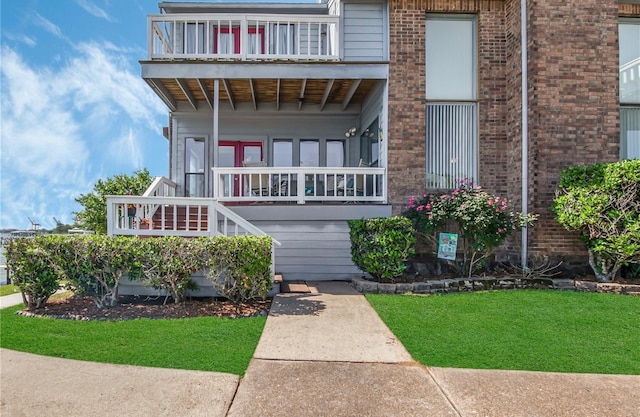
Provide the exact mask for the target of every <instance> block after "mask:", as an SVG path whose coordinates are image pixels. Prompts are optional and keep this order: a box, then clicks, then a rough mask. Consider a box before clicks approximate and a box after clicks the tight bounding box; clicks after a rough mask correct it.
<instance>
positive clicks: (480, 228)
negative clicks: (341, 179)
mask: <svg viewBox="0 0 640 417" xmlns="http://www.w3.org/2000/svg"><path fill="white" fill-rule="evenodd" d="M457 184H458V187H457V188H456V189H455V190H453V191H450V192H440V193H434V194H425V195H423V196H422V197H421V198H416V197H411V198H410V199H409V204H408V205H407V208H406V210H405V211H404V212H403V213H402V214H403V216H405V217H407V218H409V219H411V221H412V223H413V227H414V228H415V229H416V231H417V232H418V233H419V234H420V236H421V237H422V238H424V240H426V241H427V242H428V243H429V245H430V247H431V250H432V251H433V252H434V254H435V253H437V247H438V234H439V233H440V232H448V233H456V234H458V235H459V236H458V252H460V253H461V259H459V258H457V259H456V260H455V261H447V263H448V264H449V265H450V266H451V267H453V268H454V269H455V270H456V271H457V272H458V273H460V274H465V275H468V276H471V274H472V273H473V272H475V271H476V270H477V269H478V268H479V267H480V266H482V264H483V262H484V261H485V260H486V259H487V258H488V257H489V256H490V255H491V254H492V253H493V251H494V250H495V249H496V248H497V247H498V246H500V245H501V244H502V243H503V242H504V240H505V239H506V238H507V237H508V236H509V235H510V234H511V233H513V231H514V230H516V229H518V228H520V227H524V226H526V225H531V224H533V221H534V220H535V219H536V216H534V215H528V216H523V215H522V214H520V213H518V212H515V211H513V210H512V209H511V207H510V206H509V202H508V201H507V200H506V199H504V198H502V197H500V196H495V195H492V194H489V193H488V192H486V191H484V190H483V189H482V188H481V187H474V186H473V184H472V183H471V182H468V181H467V180H466V179H464V180H458V181H457Z"/></svg>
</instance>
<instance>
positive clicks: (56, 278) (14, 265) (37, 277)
mask: <svg viewBox="0 0 640 417" xmlns="http://www.w3.org/2000/svg"><path fill="white" fill-rule="evenodd" d="M46 238H47V237H46V236H38V237H35V238H33V239H28V238H18V239H13V240H11V241H10V242H9V243H7V244H6V246H5V249H6V258H7V265H8V267H9V268H10V269H11V278H12V280H13V283H14V284H15V285H16V286H18V288H20V291H21V292H22V299H23V301H24V304H25V306H26V307H27V308H28V309H29V310H35V309H38V308H42V307H44V306H45V304H46V303H47V300H48V299H49V297H51V296H52V295H53V294H54V293H55V292H56V291H57V290H58V289H59V288H60V275H61V273H62V272H63V271H61V269H60V267H59V266H58V264H57V263H56V262H55V257H54V256H52V254H51V253H50V252H49V251H48V250H47V249H46V246H47V245H45V241H46Z"/></svg>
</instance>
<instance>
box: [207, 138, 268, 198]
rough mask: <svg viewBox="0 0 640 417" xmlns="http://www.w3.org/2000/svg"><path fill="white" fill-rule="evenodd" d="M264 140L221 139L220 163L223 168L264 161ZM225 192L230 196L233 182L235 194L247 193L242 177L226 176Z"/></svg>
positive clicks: (219, 145) (219, 146) (219, 149)
mask: <svg viewBox="0 0 640 417" xmlns="http://www.w3.org/2000/svg"><path fill="white" fill-rule="evenodd" d="M263 160H264V159H263V153H262V142H241V141H233V142H232V141H220V143H219V144H218V164H219V165H220V167H221V168H239V167H243V166H244V165H245V163H247V162H248V163H251V162H260V161H263ZM223 181H224V194H223V195H225V196H229V195H230V194H229V192H230V191H231V187H232V185H231V183H233V194H232V195H233V196H236V197H237V196H241V195H244V194H245V190H244V186H243V184H240V178H239V177H238V176H237V175H234V176H233V178H231V177H228V178H226V177H225V178H224V179H223Z"/></svg>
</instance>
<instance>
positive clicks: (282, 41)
mask: <svg viewBox="0 0 640 417" xmlns="http://www.w3.org/2000/svg"><path fill="white" fill-rule="evenodd" d="M270 30H271V36H270V38H271V45H269V51H270V53H271V54H274V55H293V54H295V53H296V51H295V49H296V48H295V45H296V43H295V35H296V30H295V25H294V24H293V23H287V22H283V23H280V22H278V23H273V24H271V27H270Z"/></svg>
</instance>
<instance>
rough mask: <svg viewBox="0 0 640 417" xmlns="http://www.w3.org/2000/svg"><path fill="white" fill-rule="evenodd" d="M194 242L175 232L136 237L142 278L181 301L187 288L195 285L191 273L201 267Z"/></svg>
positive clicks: (177, 301) (143, 280)
mask: <svg viewBox="0 0 640 417" xmlns="http://www.w3.org/2000/svg"><path fill="white" fill-rule="evenodd" d="M194 242H195V241H194V240H193V239H186V238H184V237H177V236H165V237H158V238H153V239H139V240H137V243H136V246H137V247H138V249H139V251H140V253H139V258H138V261H139V262H140V269H141V273H142V275H143V276H142V282H143V283H145V284H147V285H150V286H152V287H153V288H156V289H161V290H164V291H166V293H167V295H168V296H169V295H170V296H171V297H172V298H173V300H174V302H176V303H180V302H182V301H184V299H185V297H186V295H187V291H188V290H192V289H193V290H195V289H197V286H196V285H195V283H194V282H193V281H191V277H190V276H191V274H192V273H194V272H197V271H198V270H200V269H201V267H202V264H201V262H200V252H199V249H198V246H197V243H194ZM165 302H166V300H165Z"/></svg>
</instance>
